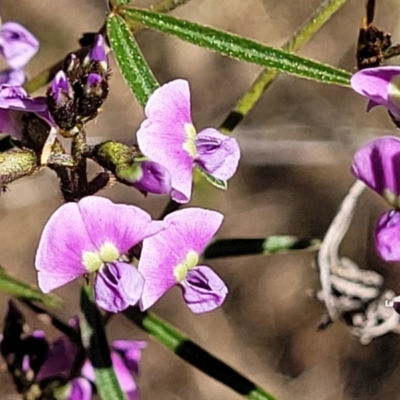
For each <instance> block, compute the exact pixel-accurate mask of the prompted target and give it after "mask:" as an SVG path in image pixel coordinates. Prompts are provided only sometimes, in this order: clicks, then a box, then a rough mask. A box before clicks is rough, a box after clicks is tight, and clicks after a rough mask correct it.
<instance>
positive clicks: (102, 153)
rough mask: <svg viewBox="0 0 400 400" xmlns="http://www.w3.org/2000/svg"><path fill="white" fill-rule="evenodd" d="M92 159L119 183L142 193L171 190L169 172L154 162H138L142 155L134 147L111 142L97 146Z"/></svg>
mask: <svg viewBox="0 0 400 400" xmlns="http://www.w3.org/2000/svg"><path fill="white" fill-rule="evenodd" d="M92 157H93V158H94V159H95V160H96V161H97V162H98V163H99V164H100V165H101V166H102V167H104V168H106V169H108V170H109V171H111V172H112V173H113V174H114V175H115V176H116V178H117V179H118V181H119V182H121V183H124V184H125V185H129V186H133V187H135V188H136V189H138V190H140V191H141V192H145V193H147V192H150V193H155V194H165V193H168V192H169V191H170V190H171V177H170V175H169V172H168V171H167V170H166V169H165V168H164V167H163V166H161V165H160V164H158V163H155V162H153V161H143V160H137V159H138V158H140V157H142V155H141V154H140V153H139V152H138V151H137V150H136V149H135V148H134V147H131V146H128V145H126V144H124V143H120V142H116V141H113V140H110V141H107V142H104V143H101V144H99V145H97V146H95V147H94V148H93V151H92Z"/></svg>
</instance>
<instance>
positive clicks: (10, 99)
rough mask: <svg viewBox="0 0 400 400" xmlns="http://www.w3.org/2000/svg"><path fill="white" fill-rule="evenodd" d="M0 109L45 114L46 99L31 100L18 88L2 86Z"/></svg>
mask: <svg viewBox="0 0 400 400" xmlns="http://www.w3.org/2000/svg"><path fill="white" fill-rule="evenodd" d="M0 108H4V109H12V110H20V111H28V112H45V111H46V110H47V104H46V98H45V97H36V98H32V97H29V95H28V94H27V93H26V91H25V90H24V89H23V88H22V87H20V86H8V85H3V86H2V87H1V91H0Z"/></svg>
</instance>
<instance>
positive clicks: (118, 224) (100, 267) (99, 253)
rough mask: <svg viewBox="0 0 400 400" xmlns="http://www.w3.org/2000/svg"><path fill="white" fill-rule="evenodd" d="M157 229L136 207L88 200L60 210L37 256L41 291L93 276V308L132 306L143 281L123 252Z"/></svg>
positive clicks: (112, 309)
mask: <svg viewBox="0 0 400 400" xmlns="http://www.w3.org/2000/svg"><path fill="white" fill-rule="evenodd" d="M160 229H162V223H161V222H154V221H152V220H151V217H150V215H149V214H148V213H146V212H145V211H143V210H141V209H140V208H138V207H135V206H129V205H125V204H114V203H113V202H111V201H110V200H108V199H105V198H101V197H95V196H89V197H85V198H83V199H82V200H80V201H79V202H78V203H67V204H64V205H63V206H61V207H60V208H59V209H58V210H56V212H55V213H54V214H53V215H52V216H51V217H50V219H49V221H48V222H47V224H46V226H45V228H44V230H43V233H42V236H41V238H40V242H39V247H38V250H37V253H36V262H35V265H36V269H37V271H38V283H39V287H40V288H41V290H42V291H43V292H45V293H48V292H50V291H52V290H54V289H57V288H59V287H60V286H63V285H65V284H66V283H68V282H71V281H72V280H74V279H76V278H78V277H80V276H83V275H87V274H89V273H94V274H95V279H94V291H95V298H96V302H97V304H98V305H99V306H100V307H102V308H103V309H104V310H107V311H109V312H119V311H121V310H124V309H125V308H127V307H128V306H129V305H134V304H136V303H137V302H138V300H139V299H140V297H141V294H142V289H143V285H144V279H143V277H142V275H141V274H140V273H139V272H138V270H137V269H136V268H135V267H134V266H133V265H131V264H129V263H128V262H126V261H125V260H124V254H126V253H127V252H128V250H129V249H131V248H132V247H133V246H135V245H136V244H138V243H139V242H141V241H142V240H143V239H145V238H147V237H149V236H151V235H154V234H155V233H157V232H158V231H159V230H160Z"/></svg>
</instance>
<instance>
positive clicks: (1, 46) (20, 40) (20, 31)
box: [0, 22, 39, 69]
mask: <svg viewBox="0 0 400 400" xmlns="http://www.w3.org/2000/svg"><path fill="white" fill-rule="evenodd" d="M38 50H39V42H38V40H37V39H36V38H35V37H34V36H33V35H32V33H30V32H29V31H28V30H27V29H26V28H24V27H23V26H22V25H20V24H18V23H16V22H5V23H4V24H3V25H2V26H1V29H0V53H1V55H2V56H3V57H4V59H5V60H6V61H7V63H8V65H9V66H10V67H11V68H13V69H19V68H23V67H25V65H26V64H28V62H29V61H30V59H31V58H32V57H33V56H34V55H35V54H36V53H37V51H38Z"/></svg>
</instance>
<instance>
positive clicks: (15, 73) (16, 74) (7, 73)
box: [0, 68, 26, 86]
mask: <svg viewBox="0 0 400 400" xmlns="http://www.w3.org/2000/svg"><path fill="white" fill-rule="evenodd" d="M25 80H26V75H25V72H24V71H23V70H22V69H11V68H10V69H4V70H3V71H1V72H0V85H10V86H22V85H23V84H24V83H25Z"/></svg>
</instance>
